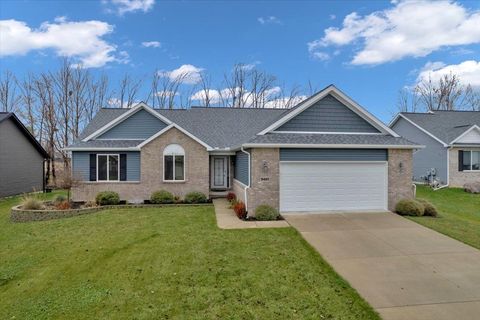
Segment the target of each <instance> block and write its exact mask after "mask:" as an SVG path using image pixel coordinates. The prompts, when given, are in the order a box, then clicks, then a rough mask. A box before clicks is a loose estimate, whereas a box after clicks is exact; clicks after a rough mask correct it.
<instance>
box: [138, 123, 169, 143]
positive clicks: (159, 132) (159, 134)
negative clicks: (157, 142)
mask: <svg viewBox="0 0 480 320" xmlns="http://www.w3.org/2000/svg"><path fill="white" fill-rule="evenodd" d="M172 128H173V124H170V125H168V126H166V127H165V128H163V129H162V130H160V131H158V132H157V133H155V134H154V135H153V136H151V137H150V138H148V139H146V140H145V141H143V142H142V143H140V144H139V145H138V147H139V148H142V147H143V146H144V145H146V144H147V143H149V142H150V141H152V140H154V139H156V138H158V137H159V136H161V135H162V134H164V133H165V132H167V131H168V130H170V129H172Z"/></svg>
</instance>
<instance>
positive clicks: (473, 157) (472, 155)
mask: <svg viewBox="0 0 480 320" xmlns="http://www.w3.org/2000/svg"><path fill="white" fill-rule="evenodd" d="M462 167H463V170H480V151H463V165H462Z"/></svg>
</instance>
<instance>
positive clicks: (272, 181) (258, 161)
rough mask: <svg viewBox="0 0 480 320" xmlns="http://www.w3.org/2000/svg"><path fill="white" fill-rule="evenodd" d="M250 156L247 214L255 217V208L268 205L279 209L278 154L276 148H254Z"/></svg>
mask: <svg viewBox="0 0 480 320" xmlns="http://www.w3.org/2000/svg"><path fill="white" fill-rule="evenodd" d="M250 154H251V176H252V177H251V179H252V180H251V186H250V189H248V195H247V196H248V204H247V205H248V207H247V210H248V214H249V215H250V216H254V215H255V208H256V207H258V206H259V205H261V204H268V205H270V206H272V207H274V208H276V209H279V205H280V200H279V196H280V195H279V188H280V181H279V178H280V166H279V165H280V162H279V161H280V152H279V149H278V148H274V149H271V148H254V149H251V150H250Z"/></svg>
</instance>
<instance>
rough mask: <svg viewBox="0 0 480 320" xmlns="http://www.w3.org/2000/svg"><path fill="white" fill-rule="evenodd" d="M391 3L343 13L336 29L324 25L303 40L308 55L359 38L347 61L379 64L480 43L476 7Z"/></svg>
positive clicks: (446, 3) (409, 0) (408, 0)
mask: <svg viewBox="0 0 480 320" xmlns="http://www.w3.org/2000/svg"><path fill="white" fill-rule="evenodd" d="M393 5H394V6H393V7H392V8H390V9H386V10H383V11H375V12H373V13H371V14H369V15H366V16H361V15H359V14H358V13H356V12H352V13H350V14H348V15H347V16H346V17H345V19H344V20H343V25H342V27H341V28H335V27H330V28H327V29H325V31H324V32H325V34H324V37H323V38H321V39H319V40H315V41H312V42H310V43H308V49H309V51H310V53H314V52H316V51H323V50H325V47H328V46H332V45H333V46H344V45H351V44H356V43H358V42H361V45H362V47H361V49H360V50H359V51H358V52H356V53H355V56H354V58H353V60H352V61H351V63H352V64H356V65H362V64H380V63H385V62H389V61H395V60H400V59H402V58H405V57H409V56H411V57H423V56H426V55H428V54H430V53H432V52H434V51H436V50H439V49H441V48H442V47H446V46H460V45H469V44H474V43H480V28H479V25H480V12H479V11H468V10H467V9H466V8H465V7H463V6H462V5H460V4H459V3H456V2H452V1H417V0H406V1H399V2H398V3H393Z"/></svg>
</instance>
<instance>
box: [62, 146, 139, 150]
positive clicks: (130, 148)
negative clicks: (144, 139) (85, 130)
mask: <svg viewBox="0 0 480 320" xmlns="http://www.w3.org/2000/svg"><path fill="white" fill-rule="evenodd" d="M63 150H66V151H140V148H139V147H138V146H136V147H122V148H110V147H109V148H99V147H97V148H94V147H78V148H76V147H72V148H64V149H63Z"/></svg>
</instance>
